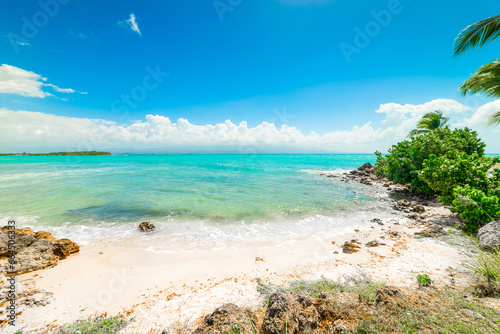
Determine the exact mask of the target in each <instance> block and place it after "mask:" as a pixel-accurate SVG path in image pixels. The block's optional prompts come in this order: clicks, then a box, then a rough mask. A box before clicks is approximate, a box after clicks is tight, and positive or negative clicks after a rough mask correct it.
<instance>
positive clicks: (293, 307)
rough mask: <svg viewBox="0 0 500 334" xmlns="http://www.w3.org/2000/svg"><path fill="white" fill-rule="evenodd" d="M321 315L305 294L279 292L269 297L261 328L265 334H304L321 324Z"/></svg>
mask: <svg viewBox="0 0 500 334" xmlns="http://www.w3.org/2000/svg"><path fill="white" fill-rule="evenodd" d="M319 320H320V315H319V313H318V311H317V310H316V308H315V307H314V305H313V300H312V299H311V298H310V297H308V296H306V295H303V294H296V293H285V292H282V291H278V292H275V293H273V294H272V295H271V296H270V297H269V303H268V304H267V310H266V314H265V316H264V321H263V323H262V326H261V331H262V333H263V334H278V333H284V332H285V331H286V332H287V333H303V332H304V330H306V329H307V330H314V329H315V328H316V327H318V325H319V324H320V321H319Z"/></svg>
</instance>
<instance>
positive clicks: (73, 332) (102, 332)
mask: <svg viewBox="0 0 500 334" xmlns="http://www.w3.org/2000/svg"><path fill="white" fill-rule="evenodd" d="M126 325H127V322H126V321H125V320H124V319H120V318H117V317H114V318H101V317H98V318H96V319H92V320H91V319H87V320H79V321H77V322H75V323H73V324H71V325H68V326H67V327H65V328H61V329H60V330H59V332H58V334H90V333H93V334H115V333H118V332H119V331H120V330H121V329H123V328H124V327H125V326H126Z"/></svg>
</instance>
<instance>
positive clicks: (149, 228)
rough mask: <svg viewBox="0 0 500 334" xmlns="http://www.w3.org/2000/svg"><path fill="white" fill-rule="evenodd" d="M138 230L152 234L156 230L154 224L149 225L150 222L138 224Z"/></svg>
mask: <svg viewBox="0 0 500 334" xmlns="http://www.w3.org/2000/svg"><path fill="white" fill-rule="evenodd" d="M139 229H140V230H141V231H142V232H152V231H154V230H156V226H155V225H154V224H151V223H150V222H144V223H141V224H139Z"/></svg>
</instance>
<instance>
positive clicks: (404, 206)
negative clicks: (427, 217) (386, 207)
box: [392, 198, 425, 213]
mask: <svg viewBox="0 0 500 334" xmlns="http://www.w3.org/2000/svg"><path fill="white" fill-rule="evenodd" d="M392 208H393V209H394V210H398V211H402V212H406V213H410V212H416V213H423V212H425V207H424V206H423V205H420V204H418V203H417V202H410V201H409V200H407V199H404V198H403V199H400V200H399V201H397V202H396V204H394V206H393V207H392Z"/></svg>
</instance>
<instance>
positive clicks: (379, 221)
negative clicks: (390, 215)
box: [370, 218, 384, 225]
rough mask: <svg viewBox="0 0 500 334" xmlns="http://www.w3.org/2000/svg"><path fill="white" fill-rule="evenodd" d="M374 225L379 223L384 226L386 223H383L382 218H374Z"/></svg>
mask: <svg viewBox="0 0 500 334" xmlns="http://www.w3.org/2000/svg"><path fill="white" fill-rule="evenodd" d="M370 221H371V222H372V223H377V224H379V225H384V223H382V219H380V218H373V219H372V220H370Z"/></svg>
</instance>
